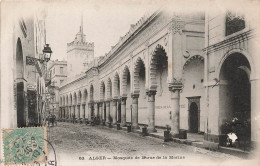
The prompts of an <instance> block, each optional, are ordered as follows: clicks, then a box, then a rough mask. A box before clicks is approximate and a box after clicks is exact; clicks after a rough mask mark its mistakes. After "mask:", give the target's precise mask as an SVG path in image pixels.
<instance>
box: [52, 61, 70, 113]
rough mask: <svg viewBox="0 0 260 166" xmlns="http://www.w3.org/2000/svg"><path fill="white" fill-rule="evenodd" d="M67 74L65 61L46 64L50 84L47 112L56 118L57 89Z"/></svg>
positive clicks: (57, 104)
mask: <svg viewBox="0 0 260 166" xmlns="http://www.w3.org/2000/svg"><path fill="white" fill-rule="evenodd" d="M67 74H68V72H67V61H58V60H55V61H50V62H49V63H48V75H49V77H50V81H51V83H50V85H49V86H48V93H49V95H50V97H49V100H48V108H47V110H48V111H47V112H48V113H49V114H54V115H55V116H56V117H59V111H58V110H59V87H60V85H61V84H62V83H63V81H64V80H66V79H67Z"/></svg>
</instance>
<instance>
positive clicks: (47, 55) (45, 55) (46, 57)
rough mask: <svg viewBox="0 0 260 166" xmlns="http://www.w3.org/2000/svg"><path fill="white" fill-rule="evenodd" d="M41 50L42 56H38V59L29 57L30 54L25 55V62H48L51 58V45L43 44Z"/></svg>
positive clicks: (33, 63)
mask: <svg viewBox="0 0 260 166" xmlns="http://www.w3.org/2000/svg"><path fill="white" fill-rule="evenodd" d="M42 52H43V58H40V59H38V58H34V57H31V56H26V64H27V65H35V64H36V63H37V61H39V62H40V63H43V62H48V61H49V60H50V59H51V54H52V50H51V47H50V46H49V44H45V46H44V49H43V50H42Z"/></svg>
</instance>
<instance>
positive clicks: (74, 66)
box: [67, 14, 94, 77]
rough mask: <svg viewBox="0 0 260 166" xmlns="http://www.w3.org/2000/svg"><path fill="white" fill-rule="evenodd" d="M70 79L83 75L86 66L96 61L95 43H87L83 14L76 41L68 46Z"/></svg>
mask: <svg viewBox="0 0 260 166" xmlns="http://www.w3.org/2000/svg"><path fill="white" fill-rule="evenodd" d="M67 60H68V77H73V76H75V75H78V74H81V73H83V72H85V71H84V68H85V65H87V64H89V63H90V62H91V61H93V60H94V43H93V42H92V43H88V42H86V35H85V34H84V33H83V14H82V15H81V25H80V28H79V32H78V33H77V34H76V36H75V39H74V41H72V42H71V43H68V44H67Z"/></svg>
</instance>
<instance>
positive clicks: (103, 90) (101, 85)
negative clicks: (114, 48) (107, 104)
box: [100, 81, 106, 100]
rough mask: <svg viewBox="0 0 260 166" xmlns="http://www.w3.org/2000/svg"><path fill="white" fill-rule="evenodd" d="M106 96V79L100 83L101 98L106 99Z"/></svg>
mask: <svg viewBox="0 0 260 166" xmlns="http://www.w3.org/2000/svg"><path fill="white" fill-rule="evenodd" d="M105 97H106V87H105V83H104V81H102V82H101V84H100V99H101V100H105Z"/></svg>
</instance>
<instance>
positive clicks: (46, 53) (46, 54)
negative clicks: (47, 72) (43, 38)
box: [42, 44, 52, 62]
mask: <svg viewBox="0 0 260 166" xmlns="http://www.w3.org/2000/svg"><path fill="white" fill-rule="evenodd" d="M42 52H43V56H44V60H45V61H46V62H48V61H49V60H50V59H51V54H52V50H51V47H49V44H46V45H45V46H44V49H43V50H42Z"/></svg>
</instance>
